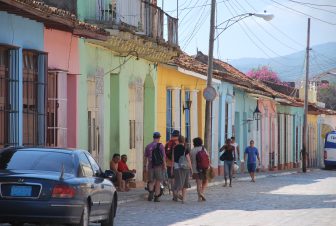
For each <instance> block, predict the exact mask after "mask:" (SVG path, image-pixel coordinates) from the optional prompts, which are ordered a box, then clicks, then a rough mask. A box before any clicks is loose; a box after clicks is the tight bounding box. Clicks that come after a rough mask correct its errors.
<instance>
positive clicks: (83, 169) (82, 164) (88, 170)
mask: <svg viewBox="0 0 336 226" xmlns="http://www.w3.org/2000/svg"><path fill="white" fill-rule="evenodd" d="M78 160H79V172H78V176H80V177H92V176H93V175H94V173H93V170H92V167H91V164H90V161H89V159H88V158H87V156H86V155H85V154H84V153H83V152H81V153H79V155H78Z"/></svg>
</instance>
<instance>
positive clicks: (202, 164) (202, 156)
mask: <svg viewBox="0 0 336 226" xmlns="http://www.w3.org/2000/svg"><path fill="white" fill-rule="evenodd" d="M196 163H197V170H206V169H208V168H209V166H210V159H209V156H208V154H207V152H206V151H205V150H204V147H202V150H201V151H199V152H197V154H196Z"/></svg>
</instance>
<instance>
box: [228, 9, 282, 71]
mask: <svg viewBox="0 0 336 226" xmlns="http://www.w3.org/2000/svg"><path fill="white" fill-rule="evenodd" d="M225 7H226V8H227V9H228V11H229V12H230V14H231V15H232V16H233V17H234V13H233V12H232V11H231V9H230V8H229V7H228V6H227V4H226V3H225ZM236 13H237V12H236ZM238 25H239V26H240V28H241V29H242V31H243V32H244V33H245V35H246V36H247V37H248V39H249V40H250V41H251V42H252V43H253V45H254V46H255V47H257V49H259V50H260V51H261V52H263V53H264V54H265V56H267V57H268V58H269V59H270V60H271V61H274V62H275V63H277V64H279V65H282V66H286V65H284V64H282V63H280V62H278V61H276V60H274V59H272V57H271V56H270V55H269V54H268V53H267V52H266V51H265V50H264V49H263V48H261V47H260V46H259V44H257V43H256V42H255V41H254V40H253V38H252V37H251V36H250V35H249V34H248V32H247V31H245V29H244V27H243V26H242V25H241V24H240V23H239V22H238Z"/></svg>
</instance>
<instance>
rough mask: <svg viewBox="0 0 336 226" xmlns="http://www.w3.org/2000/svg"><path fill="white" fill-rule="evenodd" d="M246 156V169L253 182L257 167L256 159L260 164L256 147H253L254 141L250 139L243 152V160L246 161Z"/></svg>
mask: <svg viewBox="0 0 336 226" xmlns="http://www.w3.org/2000/svg"><path fill="white" fill-rule="evenodd" d="M246 157H247V170H248V172H249V174H250V177H251V182H255V171H256V168H257V159H258V162H259V164H260V158H259V152H258V149H257V148H256V147H254V141H253V140H251V141H250V146H248V147H246V149H245V152H244V161H245V162H246Z"/></svg>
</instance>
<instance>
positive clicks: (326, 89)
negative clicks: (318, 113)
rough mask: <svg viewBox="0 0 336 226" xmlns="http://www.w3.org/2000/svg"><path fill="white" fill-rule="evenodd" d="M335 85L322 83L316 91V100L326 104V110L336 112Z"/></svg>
mask: <svg viewBox="0 0 336 226" xmlns="http://www.w3.org/2000/svg"><path fill="white" fill-rule="evenodd" d="M335 97H336V84H335V83H333V84H327V83H322V84H321V85H320V86H319V87H318V90H317V99H318V101H320V102H323V103H325V104H326V108H328V109H332V110H336V98H335Z"/></svg>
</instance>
